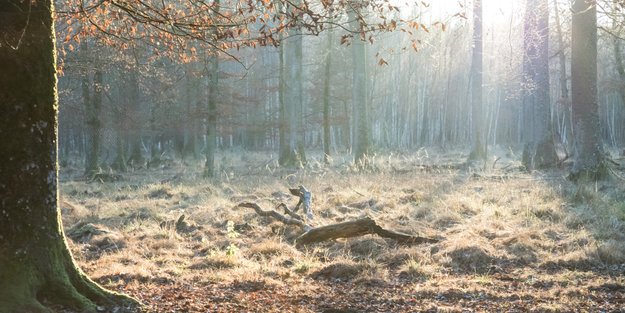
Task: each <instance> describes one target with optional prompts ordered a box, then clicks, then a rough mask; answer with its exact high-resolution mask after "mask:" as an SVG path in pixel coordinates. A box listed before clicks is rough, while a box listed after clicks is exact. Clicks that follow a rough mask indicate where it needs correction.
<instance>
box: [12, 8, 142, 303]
mask: <svg viewBox="0 0 625 313" xmlns="http://www.w3.org/2000/svg"><path fill="white" fill-rule="evenodd" d="M29 6H31V7H29ZM52 12H54V9H53V5H52V2H51V1H50V0H40V1H38V2H37V3H36V4H33V2H30V1H23V2H10V3H9V2H6V1H5V2H2V3H0V64H2V71H0V102H1V106H0V110H1V111H0V122H1V123H0V136H2V138H3V153H2V154H0V175H1V176H2V177H3V181H2V183H0V203H2V208H1V211H0V216H1V218H0V312H6V313H18V312H52V310H51V309H49V308H46V307H45V306H44V305H43V301H42V300H44V299H45V300H46V302H49V303H53V304H58V305H62V306H66V307H71V308H73V309H75V310H79V311H83V312H96V305H106V306H109V307H113V306H117V305H121V303H122V302H128V303H130V302H134V300H132V299H130V298H127V297H124V296H121V295H118V294H114V293H112V292H109V291H107V290H105V289H103V288H102V287H100V286H99V285H98V284H96V283H94V282H93V281H91V280H90V279H89V278H87V277H86V276H85V274H84V273H83V272H81V271H80V269H78V268H77V267H76V265H75V263H74V260H73V258H72V254H71V252H70V250H69V249H68V247H67V244H66V242H65V237H64V234H63V228H62V225H61V218H60V210H59V208H58V188H57V183H58V179H57V171H58V162H57V133H56V130H57V107H58V102H57V97H56V74H55V70H56V63H55V54H54V28H53V21H52Z"/></svg>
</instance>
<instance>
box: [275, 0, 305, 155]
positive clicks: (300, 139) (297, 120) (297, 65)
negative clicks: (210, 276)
mask: <svg viewBox="0 0 625 313" xmlns="http://www.w3.org/2000/svg"><path fill="white" fill-rule="evenodd" d="M299 4H300V1H294V2H293V4H289V5H299ZM286 9H287V11H293V10H296V9H295V8H293V7H287V8H286ZM292 32H293V36H292V37H291V38H289V39H288V40H285V41H284V42H283V44H284V46H285V48H284V63H283V64H284V75H285V79H284V80H283V87H284V113H285V114H284V115H285V122H286V123H285V124H286V125H285V127H286V133H287V134H288V135H287V136H286V137H287V138H286V142H285V146H284V149H281V150H282V151H281V153H280V154H281V157H280V161H281V162H280V164H281V165H283V166H294V165H302V164H305V163H306V155H305V152H304V135H305V132H304V125H303V114H304V111H303V110H304V107H303V102H304V101H303V100H304V99H303V90H302V88H303V86H302V72H303V67H302V56H303V51H302V44H303V38H302V35H301V31H300V30H299V28H297V27H296V28H295V29H292Z"/></svg>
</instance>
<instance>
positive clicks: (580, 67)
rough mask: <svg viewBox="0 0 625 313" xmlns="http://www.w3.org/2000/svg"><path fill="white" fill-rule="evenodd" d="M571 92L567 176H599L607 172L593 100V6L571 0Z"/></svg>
mask: <svg viewBox="0 0 625 313" xmlns="http://www.w3.org/2000/svg"><path fill="white" fill-rule="evenodd" d="M571 91H572V98H571V100H572V113H573V127H574V133H575V150H574V157H575V163H574V165H573V169H572V170H571V178H573V179H578V178H590V179H599V178H601V177H603V176H605V175H606V174H607V170H606V164H605V162H604V158H605V155H604V151H603V145H602V140H601V127H600V121H599V106H598V103H597V8H596V6H595V5H594V3H593V4H591V3H589V2H588V1H587V0H575V1H574V2H573V30H572V55H571Z"/></svg>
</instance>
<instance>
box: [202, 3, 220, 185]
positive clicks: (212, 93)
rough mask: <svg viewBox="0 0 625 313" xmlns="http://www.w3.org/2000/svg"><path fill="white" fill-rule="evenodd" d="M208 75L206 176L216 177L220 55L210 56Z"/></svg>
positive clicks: (217, 9) (214, 53)
mask: <svg viewBox="0 0 625 313" xmlns="http://www.w3.org/2000/svg"><path fill="white" fill-rule="evenodd" d="M215 3H216V8H215V14H219V0H217V1H215ZM209 63H210V69H209V70H210V73H208V77H209V79H210V81H209V82H208V118H207V121H206V122H207V125H206V163H205V164H204V177H215V152H216V150H217V90H218V88H219V55H218V54H217V51H213V55H211V56H210V60H209Z"/></svg>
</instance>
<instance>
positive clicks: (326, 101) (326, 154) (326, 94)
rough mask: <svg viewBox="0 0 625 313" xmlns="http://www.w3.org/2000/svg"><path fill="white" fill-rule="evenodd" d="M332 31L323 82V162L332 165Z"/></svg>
mask: <svg viewBox="0 0 625 313" xmlns="http://www.w3.org/2000/svg"><path fill="white" fill-rule="evenodd" d="M332 38H333V36H332V29H330V30H328V37H327V39H326V40H327V43H326V60H325V63H326V64H325V69H324V70H325V73H324V78H325V80H324V82H323V161H324V162H325V163H326V164H329V163H330V132H331V129H330V78H331V76H330V73H331V72H330V68H331V67H332V40H333V39H332Z"/></svg>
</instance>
